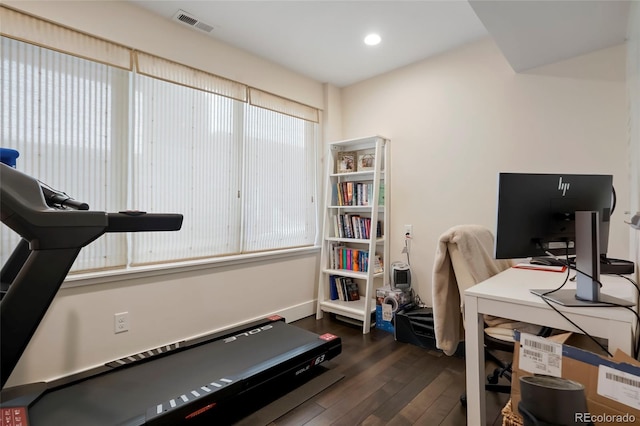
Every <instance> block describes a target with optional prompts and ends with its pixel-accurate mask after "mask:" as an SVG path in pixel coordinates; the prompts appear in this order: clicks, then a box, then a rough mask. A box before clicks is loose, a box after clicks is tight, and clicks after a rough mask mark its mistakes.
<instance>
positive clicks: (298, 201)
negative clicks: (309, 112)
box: [243, 105, 316, 251]
mask: <svg viewBox="0 0 640 426" xmlns="http://www.w3.org/2000/svg"><path fill="white" fill-rule="evenodd" d="M244 127H245V150H244V151H245V152H244V157H245V170H246V172H245V182H244V191H243V192H244V194H245V195H244V202H245V209H244V220H243V223H244V229H245V232H244V244H245V250H246V251H259V250H267V249H270V248H283V247H292V246H304V245H310V244H313V242H314V239H315V233H316V222H315V217H316V209H315V203H314V201H315V179H314V177H315V138H316V135H315V128H316V126H315V125H314V124H313V123H310V122H308V121H304V120H300V119H297V118H294V117H290V116H287V115H283V114H278V113H275V112H273V111H269V110H266V109H263V108H257V107H254V106H251V105H248V106H247V111H246V119H245V126H244Z"/></svg>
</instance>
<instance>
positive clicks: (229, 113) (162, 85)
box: [132, 76, 244, 264]
mask: <svg viewBox="0 0 640 426" xmlns="http://www.w3.org/2000/svg"><path fill="white" fill-rule="evenodd" d="M135 97H136V105H135V137H134V141H135V142H134V149H133V154H132V160H133V182H132V199H133V205H134V207H135V208H139V209H141V210H146V211H150V210H153V211H157V212H160V211H167V212H180V213H182V214H183V215H184V222H183V226H182V230H181V231H180V232H149V233H136V234H134V235H133V236H132V237H133V259H132V262H133V264H143V263H153V262H160V261H168V260H179V259H190V258H199V257H206V256H219V255H223V254H237V253H239V252H240V240H239V238H240V199H239V198H238V191H239V189H240V177H241V176H240V172H241V158H240V153H241V152H240V148H241V144H240V141H241V140H240V139H239V138H240V137H241V134H239V132H238V128H239V127H240V126H238V125H237V120H238V119H241V117H237V116H236V111H237V110H238V106H240V107H242V106H243V105H244V104H242V103H239V102H238V101H234V100H232V99H229V98H226V97H222V96H217V95H213V94H211V93H207V92H203V91H199V90H194V89H191V88H188V87H184V86H180V85H177V84H172V83H167V82H164V81H160V80H157V79H153V78H149V77H145V76H136V79H135Z"/></svg>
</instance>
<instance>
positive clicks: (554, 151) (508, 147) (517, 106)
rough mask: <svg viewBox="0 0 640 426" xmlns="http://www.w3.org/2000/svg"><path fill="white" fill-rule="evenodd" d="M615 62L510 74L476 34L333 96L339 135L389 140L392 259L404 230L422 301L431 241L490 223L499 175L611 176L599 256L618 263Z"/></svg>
mask: <svg viewBox="0 0 640 426" xmlns="http://www.w3.org/2000/svg"><path fill="white" fill-rule="evenodd" d="M624 58H625V47H624V46H619V47H614V48H611V49H606V50H603V51H599V52H596V53H593V54H591V55H587V56H584V57H580V58H576V59H574V60H571V61H568V62H566V63H562V64H557V65H554V66H548V67H545V68H543V69H538V70H535V71H534V72H530V73H523V74H516V73H515V72H514V71H513V70H512V69H511V68H510V66H509V64H508V63H507V61H506V60H505V59H504V58H503V56H502V54H501V53H500V51H499V49H498V47H497V46H496V45H495V44H494V43H493V42H492V41H491V40H489V39H485V40H482V41H479V42H476V43H472V44H469V45H466V46H464V47H462V48H459V49H456V50H454V51H450V52H448V53H445V54H443V55H440V56H438V57H435V58H432V59H429V60H425V61H423V62H420V63H417V64H414V65H411V66H408V67H405V68H403V69H401V70H398V71H395V72H392V73H389V74H386V75H383V76H379V77H376V78H373V79H370V80H368V81H365V82H362V83H360V84H356V85H353V86H350V87H347V88H345V89H343V91H342V112H343V119H342V122H343V136H344V137H345V138H351V137H356V136H360V135H363V134H374V133H377V134H381V135H384V136H387V137H389V138H390V139H391V167H392V170H393V176H392V182H391V191H392V198H393V204H392V206H391V227H390V228H388V229H390V231H391V241H392V243H391V260H404V255H403V254H401V249H402V245H403V237H402V232H403V225H404V224H412V225H413V241H412V245H411V264H412V270H413V274H412V277H413V278H414V283H415V285H416V289H417V291H418V293H419V295H420V296H421V297H422V299H423V300H425V301H427V302H430V300H431V275H432V268H433V258H434V256H435V247H436V244H437V241H438V238H439V236H440V235H441V234H442V233H443V232H444V231H445V230H447V229H448V228H449V227H451V226H453V225H457V224H463V223H478V224H482V225H485V226H488V227H489V228H491V229H494V228H495V212H496V183H497V173H498V172H500V171H514V172H515V171H522V172H524V171H526V172H560V173H612V174H613V175H614V184H615V187H616V190H617V193H618V196H619V199H618V207H617V210H616V213H615V215H614V217H613V224H612V230H611V243H610V251H609V254H610V256H612V257H622V258H628V256H629V250H628V242H629V233H628V229H627V225H625V224H624V223H623V219H626V217H625V216H624V215H623V212H624V211H625V210H628V209H629V177H628V176H629V168H628V157H627V155H628V151H627V140H628V136H627V120H628V112H627V104H626V96H625V89H626V86H625V81H624V75H625V60H624ZM523 196H524V195H523Z"/></svg>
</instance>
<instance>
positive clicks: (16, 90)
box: [0, 37, 129, 270]
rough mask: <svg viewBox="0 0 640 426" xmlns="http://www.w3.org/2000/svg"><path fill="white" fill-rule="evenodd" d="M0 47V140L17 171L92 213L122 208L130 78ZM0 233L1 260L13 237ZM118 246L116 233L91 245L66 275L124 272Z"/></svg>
mask: <svg viewBox="0 0 640 426" xmlns="http://www.w3.org/2000/svg"><path fill="white" fill-rule="evenodd" d="M0 42H1V48H2V74H1V82H0V85H1V86H0V91H1V94H2V115H1V120H2V122H1V125H0V140H1V141H2V146H3V147H6V148H13V149H16V150H18V151H19V152H20V158H19V159H18V161H19V165H20V167H19V170H21V171H23V172H25V173H27V174H29V175H32V176H34V177H36V178H37V179H39V180H40V181H42V182H44V183H46V184H48V185H50V186H52V187H53V188H55V189H58V190H61V191H64V192H66V193H67V194H68V195H69V196H71V197H73V198H75V199H78V200H81V201H84V202H87V203H88V204H89V205H90V206H91V208H93V209H95V210H117V209H118V208H120V207H122V206H124V205H125V202H126V173H125V171H126V155H127V147H126V141H127V126H128V124H127V115H128V110H127V107H128V104H127V96H128V94H127V92H128V78H129V72H127V71H123V70H121V69H118V68H114V67H110V66H107V65H102V64H99V63H97V62H93V61H88V60H84V59H79V58H77V57H74V56H69V55H64V54H61V53H58V52H54V51H52V50H49V49H44V48H41V47H36V46H33V45H30V44H27V43H22V42H19V41H16V40H12V39H9V38H6V37H1V38H0ZM123 177H124V182H123ZM0 233H1V234H0V240H1V244H2V260H3V261H4V260H6V258H7V257H8V255H9V254H10V253H11V251H12V250H13V247H15V245H16V244H17V241H18V237H17V235H15V234H14V233H13V232H12V231H11V230H9V229H8V228H5V227H0ZM125 242H126V240H125V238H124V236H123V234H110V235H108V236H106V237H103V238H100V239H98V240H96V241H95V242H93V243H92V244H91V245H89V246H88V247H87V248H86V249H84V250H82V252H81V254H80V256H79V257H78V259H77V260H76V262H75V264H74V266H73V268H72V270H81V269H88V268H91V269H103V268H113V267H118V266H124V265H125V264H126V246H125Z"/></svg>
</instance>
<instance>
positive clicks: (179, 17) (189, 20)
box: [173, 10, 213, 33]
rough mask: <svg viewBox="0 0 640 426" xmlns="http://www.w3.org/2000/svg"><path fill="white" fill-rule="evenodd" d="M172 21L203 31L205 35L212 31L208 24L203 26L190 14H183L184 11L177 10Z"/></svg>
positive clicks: (202, 23)
mask: <svg viewBox="0 0 640 426" xmlns="http://www.w3.org/2000/svg"><path fill="white" fill-rule="evenodd" d="M173 20H174V21H178V22H180V23H182V24H184V25H188V26H190V27H192V28H196V29H198V30H200V31H204V32H205V33H210V32H211V31H213V27H212V26H211V25H209V24H205V23H204V22H202V21H201V20H199V19H198V18H196V17H195V16H193V15H192V14H190V13H187V12H185V11H184V10H178V11H177V12H176V14H175V15H173Z"/></svg>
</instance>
